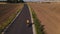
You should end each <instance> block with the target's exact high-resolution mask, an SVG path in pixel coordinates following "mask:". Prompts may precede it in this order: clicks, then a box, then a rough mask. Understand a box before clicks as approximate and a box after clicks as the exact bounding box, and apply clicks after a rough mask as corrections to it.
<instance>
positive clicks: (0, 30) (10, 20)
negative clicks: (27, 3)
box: [0, 9, 22, 34]
mask: <svg viewBox="0 0 60 34" xmlns="http://www.w3.org/2000/svg"><path fill="white" fill-rule="evenodd" d="M21 10H22V9H19V10H17V12H16V13H13V14H11V16H10V17H8V18H7V20H6V21H4V23H3V24H1V25H0V34H1V33H2V31H3V30H4V29H5V27H7V26H8V25H9V24H10V23H11V22H12V20H13V19H14V18H15V17H16V15H17V13H19V12H20V11H21Z"/></svg>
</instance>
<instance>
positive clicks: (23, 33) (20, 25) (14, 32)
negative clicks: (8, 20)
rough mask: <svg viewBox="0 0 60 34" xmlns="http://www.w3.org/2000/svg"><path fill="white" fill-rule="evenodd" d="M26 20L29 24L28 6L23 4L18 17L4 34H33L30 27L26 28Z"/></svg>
mask: <svg viewBox="0 0 60 34" xmlns="http://www.w3.org/2000/svg"><path fill="white" fill-rule="evenodd" d="M27 20H29V23H31V16H30V12H29V9H28V6H27V5H26V4H25V5H24V7H23V9H22V11H21V13H20V14H19V16H18V17H17V18H16V20H15V21H14V22H13V24H12V25H11V26H10V27H9V28H8V29H7V31H6V32H5V33H4V34H33V32H32V26H31V25H30V27H28V26H27Z"/></svg>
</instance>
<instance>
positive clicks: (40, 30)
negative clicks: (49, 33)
mask: <svg viewBox="0 0 60 34" xmlns="http://www.w3.org/2000/svg"><path fill="white" fill-rule="evenodd" d="M28 6H29V5H28ZM30 9H31V12H32V18H33V21H34V24H35V29H36V33H37V34H45V33H44V31H43V30H44V25H41V24H40V23H41V21H39V20H38V18H37V17H36V14H35V12H34V10H33V9H32V8H31V7H30Z"/></svg>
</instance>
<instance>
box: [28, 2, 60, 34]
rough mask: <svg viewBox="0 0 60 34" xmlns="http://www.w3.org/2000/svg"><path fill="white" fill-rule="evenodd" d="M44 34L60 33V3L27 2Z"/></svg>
mask: <svg viewBox="0 0 60 34" xmlns="http://www.w3.org/2000/svg"><path fill="white" fill-rule="evenodd" d="M29 4H30V6H31V7H32V8H33V9H34V11H35V13H36V15H37V17H38V19H39V20H40V21H41V24H43V25H45V26H44V28H45V30H44V31H45V32H46V34H60V3H29Z"/></svg>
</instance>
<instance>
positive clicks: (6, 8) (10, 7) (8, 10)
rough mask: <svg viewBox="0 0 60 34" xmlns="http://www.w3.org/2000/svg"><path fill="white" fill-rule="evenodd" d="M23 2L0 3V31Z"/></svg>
mask: <svg viewBox="0 0 60 34" xmlns="http://www.w3.org/2000/svg"><path fill="white" fill-rule="evenodd" d="M22 7H23V4H21V3H18V4H16V3H15V4H10V3H9V4H8V3H7V4H0V32H1V31H2V29H4V28H5V27H6V26H7V25H8V24H9V23H10V22H11V21H12V20H13V19H14V17H15V16H16V14H17V13H18V12H19V11H21V9H22Z"/></svg>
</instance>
